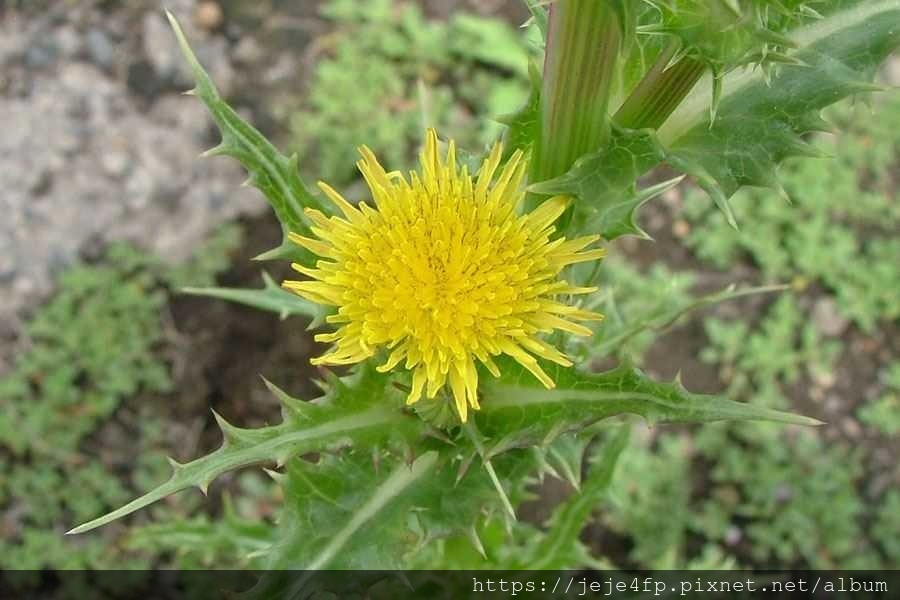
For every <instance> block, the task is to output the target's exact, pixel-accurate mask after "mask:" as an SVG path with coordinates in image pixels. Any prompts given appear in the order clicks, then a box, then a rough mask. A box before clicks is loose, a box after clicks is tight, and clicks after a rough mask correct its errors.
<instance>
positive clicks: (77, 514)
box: [0, 0, 900, 569]
mask: <svg viewBox="0 0 900 600" xmlns="http://www.w3.org/2000/svg"><path fill="white" fill-rule="evenodd" d="M165 6H166V7H167V8H169V9H170V10H172V12H174V13H175V14H176V16H178V17H179V19H180V20H181V22H182V24H183V25H184V27H185V29H186V32H187V35H188V38H189V39H190V40H191V42H192V44H193V45H194V48H195V50H196V52H197V54H198V56H199V58H200V60H201V62H203V64H204V65H205V66H206V68H207V69H208V70H209V72H210V74H211V76H212V78H213V79H214V81H215V82H216V84H217V85H218V86H219V88H220V90H221V91H222V93H223V94H224V95H225V96H226V97H227V98H228V99H229V100H230V101H231V102H232V104H233V105H234V106H235V107H236V108H237V109H238V110H239V111H240V112H241V113H242V114H243V115H245V116H246V117H248V118H249V119H250V120H251V121H252V122H253V123H254V124H255V125H256V126H257V127H258V128H259V129H261V130H262V131H263V132H264V133H265V134H267V135H268V136H270V137H271V139H272V140H273V141H274V142H275V143H276V144H277V145H278V146H279V147H281V148H282V149H285V150H294V151H297V152H298V153H299V154H300V164H301V170H302V171H303V173H304V174H305V175H306V176H307V177H308V178H309V179H310V180H315V179H317V178H321V179H325V180H327V181H329V182H330V183H331V184H333V185H334V186H335V187H338V188H339V189H341V190H343V191H345V192H346V194H347V195H348V196H349V197H351V198H360V197H362V195H363V193H364V192H363V190H364V188H363V186H362V185H361V184H360V181H359V179H358V178H357V175H356V173H355V170H354V162H355V160H356V154H355V147H356V146H357V145H358V144H360V143H366V144H368V145H369V146H371V147H372V148H373V149H374V150H375V152H376V153H377V154H378V155H379V156H380V157H382V158H383V162H384V163H386V164H388V165H390V166H391V167H392V168H403V167H406V166H410V165H411V164H412V161H413V158H414V156H415V153H416V152H417V144H418V140H419V139H421V134H422V131H423V129H424V127H425V126H426V125H436V126H437V127H438V128H439V129H440V131H441V133H442V135H445V136H447V137H454V138H456V139H457V140H458V142H460V143H461V144H462V145H463V146H464V147H468V148H470V149H474V150H478V149H480V148H481V147H482V146H483V145H484V144H485V143H487V142H489V141H490V140H492V139H493V138H494V137H496V135H497V134H498V133H499V132H500V131H501V127H500V125H498V124H497V123H496V122H494V121H492V120H490V118H489V117H491V116H497V115H502V114H505V113H509V112H511V111H513V110H515V109H516V108H518V106H519V105H520V104H521V103H522V102H523V101H524V99H525V96H526V94H527V89H528V85H527V64H528V63H527V57H528V56H529V55H531V56H534V55H535V52H536V49H535V43H534V42H535V40H534V39H533V38H530V36H531V35H532V34H530V33H528V32H527V31H525V30H523V29H521V28H519V25H521V24H522V23H523V22H524V21H525V19H526V18H527V11H526V10H525V9H524V8H523V6H522V4H521V3H520V2H519V1H518V0H434V1H429V0H424V1H419V2H412V1H405V2H404V1H400V0H305V1H303V2H288V1H276V0H253V1H250V0H168V1H167V2H166V3H165ZM882 78H883V80H884V81H885V82H886V83H889V84H893V85H897V84H900V61H898V59H897V58H894V59H893V60H892V61H890V62H889V63H888V64H887V65H886V67H885V69H884V71H883V73H882ZM189 87H191V80H190V74H189V72H188V70H187V68H186V66H185V63H184V62H183V60H182V58H181V56H180V53H179V51H178V48H177V47H176V44H175V41H174V38H173V36H172V34H171V32H170V30H169V27H168V25H167V23H166V21H165V16H164V13H163V9H162V4H161V3H158V2H155V1H152V0H71V1H67V0H5V1H4V0H0V124H2V129H3V134H2V135H0V190H2V192H0V568H3V569H37V568H70V569H78V568H130V567H136V568H142V567H148V566H152V565H167V566H177V567H182V568H189V567H203V566H215V567H218V568H228V567H250V566H258V565H260V564H263V563H261V562H260V561H261V560H262V559H264V556H261V555H260V553H259V552H260V551H261V550H263V549H264V548H265V547H266V544H267V541H268V539H269V535H270V534H271V530H272V529H271V525H272V519H273V517H274V515H275V514H276V511H277V507H278V503H279V498H278V490H277V489H276V488H275V486H274V485H271V483H270V482H269V480H268V479H267V478H266V477H265V476H264V475H263V474H262V473H261V472H259V471H247V472H244V473H241V474H238V475H234V474H231V475H228V476H224V477H222V478H221V479H220V480H218V481H217V482H216V483H215V484H214V485H213V486H212V488H211V489H210V495H209V498H208V499H204V498H203V497H202V496H201V495H200V494H199V493H197V492H195V491H189V492H184V493H182V494H179V495H177V496H175V497H174V498H169V499H167V500H165V501H163V502H161V503H159V504H157V505H155V506H154V507H152V508H150V509H149V510H145V511H142V512H140V513H138V514H137V515H134V516H133V517H131V518H129V519H126V520H125V521H124V522H118V523H114V524H112V525H109V526H107V527H105V528H103V529H101V530H100V531H98V532H93V533H91V534H88V535H85V536H81V537H77V538H65V537H63V533H64V532H65V531H66V530H68V529H69V528H71V527H72V526H73V525H75V524H77V523H81V522H84V521H85V520H87V519H90V518H92V517H95V516H97V515H98V514H100V513H102V512H105V511H107V510H109V509H110V508H113V507H115V506H117V505H120V504H122V503H123V502H125V501H127V500H129V499H130V498H131V497H133V496H134V495H136V494H137V493H138V492H141V491H144V490H146V489H148V488H149V487H150V486H151V485H154V484H156V483H158V482H160V481H162V480H164V479H165V478H167V476H168V472H169V467H168V465H167V462H166V459H165V457H166V456H171V457H173V458H175V459H176V460H178V461H186V460H189V459H191V458H194V457H197V456H199V455H200V454H201V453H203V452H206V451H210V450H212V449H214V448H215V447H217V446H218V444H219V443H220V434H219V432H218V429H217V427H216V425H215V422H214V420H213V418H212V415H211V412H210V408H213V409H215V410H216V411H217V412H219V413H220V414H222V415H223V416H224V417H226V418H227V419H228V420H229V421H230V422H233V423H236V424H240V425H242V426H252V425H262V424H265V423H269V422H274V421H277V420H278V406H277V402H276V401H275V400H274V399H273V398H272V397H271V396H270V395H269V394H268V392H267V391H266V390H265V387H264V386H263V384H262V382H261V380H260V378H259V375H263V376H265V377H266V378H267V379H269V380H271V381H273V382H275V383H277V384H278V385H280V386H282V387H283V388H285V389H286V390H287V391H288V392H290V393H291V394H292V395H295V396H300V397H311V396H312V395H313V394H314V393H315V388H314V386H313V385H312V384H311V382H310V378H309V375H310V367H309V366H308V358H309V356H311V355H312V354H313V353H315V352H317V351H318V350H317V349H316V348H314V344H313V342H312V341H311V338H310V337H309V335H308V334H307V333H306V332H305V331H304V329H305V323H304V322H302V321H298V320H288V321H285V322H280V321H279V320H278V319H277V317H276V316H274V315H271V314H268V313H261V312H257V311H255V310H253V309H249V308H243V307H240V306H236V305H229V304H225V303H224V302H220V301H215V300H208V299H202V298H196V297H188V296H185V295H183V294H180V293H178V290H179V289H180V288H181V287H183V286H185V285H194V286H197V285H212V284H219V285H228V286H243V287H256V286H259V285H261V281H262V280H261V268H265V269H266V270H267V271H268V272H269V273H270V274H271V275H272V276H273V277H274V278H276V280H277V279H278V278H279V277H281V276H282V275H284V265H280V264H270V263H265V264H261V263H252V262H251V261H250V260H249V259H250V258H251V257H253V256H255V255H257V254H259V253H260V252H262V251H264V250H267V249H269V248H271V247H273V246H274V245H276V244H277V243H278V241H279V240H280V230H279V227H278V225H277V223H276V222H275V220H274V218H273V217H272V216H271V215H269V213H268V209H267V207H266V205H265V203H264V201H263V200H262V198H261V197H260V195H259V194H258V192H256V191H255V190H252V189H248V188H242V187H240V183H241V182H242V180H243V178H244V174H243V173H242V170H241V168H240V167H239V166H238V165H237V164H236V163H233V162H232V161H230V160H229V159H222V158H213V159H200V158H199V155H200V154H201V152H203V151H204V150H206V149H207V148H209V147H211V146H213V145H214V144H215V143H216V142H217V135H216V133H215V130H214V128H213V127H212V125H211V122H210V120H209V119H208V118H207V116H206V113H205V109H204V108H203V106H202V105H201V104H200V103H199V102H198V101H197V100H196V99H195V98H192V97H188V96H184V95H182V93H181V92H182V91H184V90H186V89H188V88H189ZM826 116H827V118H828V119H829V120H830V121H832V122H833V123H835V124H836V128H837V129H838V130H840V131H841V132H842V133H840V134H839V135H835V136H832V135H821V136H819V137H818V139H817V140H816V143H817V144H818V145H819V146H820V147H822V148H823V149H825V150H826V151H827V152H829V153H830V154H831V155H833V158H831V159H826V160H804V161H802V162H791V163H788V164H786V165H785V167H784V168H783V169H782V176H783V183H784V186H785V188H786V190H787V192H788V194H789V195H790V197H791V199H792V201H793V204H792V205H788V204H787V203H785V202H784V201H783V199H781V198H779V197H778V196H777V195H776V194H773V193H769V192H765V191H744V192H741V193H739V194H738V196H737V197H736V198H735V199H734V202H733V205H734V209H735V212H736V215H737V217H738V220H739V223H740V224H741V231H740V232H735V231H733V230H731V229H730V228H729V227H728V225H727V224H726V223H725V222H724V220H723V219H722V217H721V214H720V213H719V211H718V210H717V209H716V208H715V207H714V206H713V205H712V203H711V202H710V201H709V199H708V198H706V197H705V196H704V195H703V194H702V193H701V192H699V191H697V190H696V189H695V188H694V187H692V186H691V185H690V184H686V185H684V186H683V187H681V188H678V189H675V190H673V191H672V192H670V193H668V194H667V195H666V196H665V197H664V198H662V199H661V200H659V201H656V202H655V203H654V204H652V205H651V206H649V207H648V208H647V209H646V210H645V211H644V213H643V217H642V218H643V225H644V227H645V229H646V230H647V231H648V232H649V233H650V234H651V235H652V236H653V237H654V238H655V240H656V241H655V242H645V241H640V240H636V239H626V240H622V241H618V242H616V243H615V244H614V245H613V246H612V248H611V249H610V255H611V257H610V259H609V260H608V261H607V262H606V281H607V284H606V286H607V290H608V291H609V294H611V298H612V299H614V306H615V313H614V314H612V315H610V316H611V318H623V319H628V318H634V317H639V316H644V315H655V314H659V315H664V314H665V313H666V312H667V311H668V310H669V309H670V308H671V307H672V306H677V305H681V304H685V303H689V302H690V298H691V297H692V296H695V295H702V294H704V293H709V292H714V291H717V290H720V289H722V288H724V287H726V286H727V285H728V284H731V283H737V284H741V285H762V284H774V283H784V284H788V285H789V286H790V289H789V290H788V291H786V292H782V293H779V294H769V295H757V296H751V297H746V298H743V299H739V300H735V301H731V302H728V303H725V304H720V305H716V306H711V307H706V308H702V309H700V310H697V311H694V312H692V313H691V314H690V315H689V316H688V317H685V318H682V319H680V320H679V321H677V322H676V323H675V324H674V325H673V326H671V327H668V328H666V329H665V330H664V331H661V332H660V333H659V335H654V334H646V335H642V336H639V337H637V338H635V339H633V340H631V341H630V342H629V344H628V345H627V347H626V348H625V351H624V353H625V354H627V357H628V358H630V359H631V360H633V361H635V362H636V363H638V364H639V365H641V366H643V367H644V368H646V369H647V370H648V371H650V372H651V373H653V374H654V375H656V376H658V377H666V378H671V377H673V376H674V375H675V373H677V372H679V371H680V372H681V374H682V379H683V381H684V383H685V384H686V386H687V387H688V388H689V389H691V390H692V391H699V392H716V393H722V394H726V395H728V396H729V397H732V398H734V399H738V400H743V401H747V402H752V403H755V404H759V405H765V406H771V407H773V408H779V409H789V410H794V411H797V412H801V413H804V414H807V415H810V416H814V417H816V418H819V419H821V420H823V421H826V422H827V424H826V425H825V426H823V427H821V428H818V429H803V428H792V427H783V426H774V425H752V424H749V425H748V424H739V425H732V424H717V425H708V426H704V427H657V428H654V429H648V428H646V427H644V426H637V427H636V432H635V433H636V435H633V436H632V442H631V444H632V447H631V448H630V449H629V451H627V452H626V454H625V455H624V458H623V462H622V464H621V465H620V467H619V469H618V471H617V477H616V480H615V483H614V486H613V491H612V493H611V494H610V495H609V498H608V499H607V501H606V502H604V503H602V504H601V505H598V506H597V507H596V510H595V512H594V517H593V519H592V522H591V523H588V524H587V525H586V527H585V531H584V534H583V535H584V539H585V540H586V541H587V542H588V543H589V544H590V545H591V547H592V548H593V550H594V552H595V554H596V555H597V556H599V557H602V558H605V559H607V560H610V561H613V562H614V563H616V564H618V565H620V566H624V567H637V566H640V567H651V568H682V567H707V568H717V567H766V566H769V567H774V566H778V567H786V566H791V567H812V568H828V567H843V568H898V567H900V485H898V484H900V467H898V460H897V457H898V450H900V441H898V433H900V335H898V321H900V293H898V292H900V237H898V235H897V232H898V231H900V203H898V201H897V200H898V197H897V196H898V184H900V155H898V148H900V94H897V93H894V92H891V93H886V94H881V95H879V96H877V97H876V98H874V99H873V100H872V101H871V102H869V103H868V104H863V103H858V102H857V103H852V102H848V103H843V104H841V105H838V106H835V107H833V108H832V109H829V111H828V112H827V115H826ZM664 324H665V323H662V322H661V323H660V325H664ZM619 358H622V357H619ZM540 492H541V495H542V497H543V499H544V500H543V501H544V502H545V503H550V502H553V501H554V499H559V498H561V497H565V495H566V494H568V493H570V492H571V490H570V489H568V488H567V486H566V484H564V483H562V482H561V481H549V482H548V483H547V484H546V485H545V487H544V488H543V489H542V490H540ZM528 513H529V518H532V519H534V520H536V521H537V522H539V521H540V519H541V514H546V511H544V510H542V508H541V506H536V507H531V508H530V509H529V511H528Z"/></svg>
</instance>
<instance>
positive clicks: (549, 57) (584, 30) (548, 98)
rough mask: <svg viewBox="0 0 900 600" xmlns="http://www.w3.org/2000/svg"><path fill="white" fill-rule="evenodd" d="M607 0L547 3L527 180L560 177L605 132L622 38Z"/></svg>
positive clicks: (594, 146) (597, 144) (592, 148)
mask: <svg viewBox="0 0 900 600" xmlns="http://www.w3.org/2000/svg"><path fill="white" fill-rule="evenodd" d="M612 4H613V3H612V2H610V1H608V0H557V1H556V2H554V3H553V4H552V5H551V7H550V22H549V31H548V34H547V54H546V58H545V62H544V79H543V84H542V88H541V131H540V137H539V139H538V143H537V144H536V147H535V155H534V156H533V157H532V162H531V172H530V173H529V181H530V182H531V183H537V182H539V181H545V180H547V179H552V178H554V177H558V176H559V175H562V174H563V173H565V172H566V171H568V170H569V169H570V168H571V167H572V165H573V164H574V163H575V161H576V160H578V159H579V158H580V157H581V156H583V155H584V154H587V153H589V152H594V151H596V150H597V149H598V148H599V147H600V145H601V144H602V143H603V142H604V140H605V139H606V138H607V136H608V133H609V115H608V112H607V109H608V104H609V95H610V90H611V84H612V80H613V70H614V68H615V64H616V60H617V59H618V55H619V47H620V45H621V41H622V33H621V23H620V21H619V13H618V12H617V11H616V9H615V8H614V7H613V6H612Z"/></svg>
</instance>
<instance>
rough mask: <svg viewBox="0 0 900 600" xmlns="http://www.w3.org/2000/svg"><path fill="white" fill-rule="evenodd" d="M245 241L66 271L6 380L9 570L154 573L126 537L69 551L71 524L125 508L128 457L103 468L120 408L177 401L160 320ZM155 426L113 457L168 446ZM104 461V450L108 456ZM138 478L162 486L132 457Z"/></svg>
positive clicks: (3, 426)
mask: <svg viewBox="0 0 900 600" xmlns="http://www.w3.org/2000/svg"><path fill="white" fill-rule="evenodd" d="M238 240H239V237H238V236H237V233H236V230H235V229H234V228H226V229H223V230H222V231H221V232H220V233H219V234H217V235H216V236H214V237H213V238H212V240H211V242H210V245H209V246H208V247H206V248H204V249H202V250H200V251H198V252H197V254H196V255H195V257H194V258H193V259H191V260H189V261H187V262H185V263H184V264H182V265H180V266H178V267H176V268H174V269H167V268H165V267H164V266H163V265H162V263H161V262H159V261H158V259H156V258H154V257H153V256H152V255H150V254H148V253H146V252H144V251H141V250H138V249H136V248H133V247H131V246H127V245H123V244H115V245H113V246H111V247H110V248H109V249H108V251H107V252H106V254H105V256H104V258H103V260H102V261H101V262H100V263H98V264H95V265H82V266H76V267H73V268H71V269H69V270H68V271H66V272H64V273H63V275H62V276H61V278H60V280H59V282H58V290H57V291H56V293H55V294H54V297H53V299H52V300H51V301H50V303H49V304H47V305H46V306H44V307H42V308H40V309H39V310H38V311H37V312H36V313H35V315H34V317H33V318H32V319H31V320H30V321H29V323H28V325H27V327H26V329H25V335H26V337H27V340H28V344H27V346H26V350H25V351H24V352H23V353H22V354H20V355H19V357H18V359H17V361H16V363H15V366H14V369H13V371H12V372H11V373H9V374H8V375H5V376H4V377H3V378H2V379H0V397H2V398H3V410H2V411H0V440H2V442H0V451H2V452H3V456H9V457H10V458H11V460H8V461H6V460H4V461H0V506H2V507H3V512H4V515H6V516H7V517H8V519H7V520H6V521H5V527H4V530H3V535H2V536H0V566H2V567H3V568H4V569H42V568H51V567H52V568H56V569H86V568H103V567H110V568H111V567H113V566H114V567H116V568H124V567H127V566H142V565H143V566H146V565H148V564H149V563H147V562H146V561H147V559H146V557H141V556H140V555H138V554H129V553H124V554H123V552H122V549H123V540H122V538H121V531H118V532H117V531H110V532H109V533H110V535H108V536H105V537H104V538H96V539H84V540H74V539H70V540H67V541H66V543H64V544H61V543H60V541H59V535H60V534H61V533H62V531H63V529H64V527H63V523H65V522H69V521H71V520H72V519H76V520H77V519H81V518H87V517H88V516H89V515H91V514H95V513H96V512H97V511H102V510H108V509H109V508H110V507H111V506H113V505H117V504H120V503H121V502H123V501H124V500H125V499H126V498H127V497H128V495H129V494H130V493H131V491H130V489H131V487H132V485H131V483H130V482H129V481H127V480H123V479H122V478H121V477H120V476H119V474H118V473H117V471H118V464H119V461H123V460H126V461H127V460H129V457H128V456H127V455H126V456H118V457H109V456H105V457H103V461H102V462H97V461H96V460H95V457H96V455H97V450H96V446H97V445H98V444H102V443H103V442H101V441H100V440H103V439H104V438H103V428H104V426H105V425H107V424H108V423H109V421H110V420H111V419H112V418H113V415H114V414H115V413H116V411H118V410H119V409H120V408H121V407H122V405H123V404H124V403H125V402H126V401H128V400H131V399H135V398H137V397H138V396H139V395H141V394H143V395H145V396H148V395H149V396H152V395H154V394H162V393H165V392H168V391H170V389H171V383H172V382H171V379H170V376H169V369H168V365H167V364H166V363H165V361H164V360H163V359H162V358H161V353H160V350H161V346H162V345H163V339H162V332H163V327H162V310H163V307H164V305H165V303H166V302H167V300H168V297H169V294H170V291H171V289H172V287H171V286H172V285H173V282H174V281H177V280H178V278H179V277H180V276H181V274H182V273H189V274H190V276H191V277H192V278H196V277H200V278H201V279H205V280H207V281H208V280H209V279H210V278H211V277H212V275H213V274H214V273H215V272H216V271H217V270H220V269H221V268H222V267H223V266H224V265H225V264H227V263H223V257H225V256H227V253H228V250H229V249H231V248H233V247H234V245H235V244H236V242H237V241H238ZM159 421H160V418H159V416H158V415H156V416H154V415H153V414H150V413H146V412H142V417H141V419H140V420H139V427H140V429H141V431H140V433H139V439H140V444H139V445H138V447H135V446H134V444H133V442H131V441H129V442H128V443H127V444H125V445H124V446H121V445H120V447H118V448H108V449H106V450H105V451H106V452H112V453H124V452H136V451H139V450H140V449H141V448H143V449H144V450H147V451H150V450H153V449H155V448H156V447H157V446H158V445H159V444H160V442H161V439H162V436H161V435H159V432H158V431H156V433H154V431H155V430H154V426H155V425H157V424H158V423H159ZM101 455H102V451H101ZM134 458H135V461H136V464H137V465H138V467H137V472H136V473H134V474H133V476H134V477H135V479H139V480H141V479H143V480H146V479H155V478H157V477H159V475H160V473H161V472H163V471H161V469H165V461H162V460H160V457H158V456H154V455H153V454H150V453H148V454H145V455H143V456H140V455H139V456H136V457H134Z"/></svg>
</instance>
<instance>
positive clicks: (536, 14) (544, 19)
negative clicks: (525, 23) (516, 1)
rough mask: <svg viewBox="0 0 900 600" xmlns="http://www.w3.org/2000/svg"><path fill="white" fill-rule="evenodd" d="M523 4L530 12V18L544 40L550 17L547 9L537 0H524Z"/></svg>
mask: <svg viewBox="0 0 900 600" xmlns="http://www.w3.org/2000/svg"><path fill="white" fill-rule="evenodd" d="M525 6H527V7H528V12H530V13H531V20H532V21H533V22H534V24H535V25H537V27H538V30H540V32H541V37H542V38H543V39H544V40H545V41H546V39H547V31H548V30H549V29H550V17H549V16H548V15H547V9H546V8H544V7H543V6H542V5H541V4H540V2H539V0H525Z"/></svg>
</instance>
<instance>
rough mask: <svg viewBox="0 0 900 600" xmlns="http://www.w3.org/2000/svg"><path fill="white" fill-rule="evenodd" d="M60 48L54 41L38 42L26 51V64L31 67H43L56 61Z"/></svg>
mask: <svg viewBox="0 0 900 600" xmlns="http://www.w3.org/2000/svg"><path fill="white" fill-rule="evenodd" d="M57 55H58V49H57V48H56V45H55V44H53V43H52V42H49V41H48V42H38V43H35V44H33V45H31V46H29V47H28V50H26V51H25V66H27V67H28V68H30V69H43V68H45V67H49V66H50V65H52V64H53V63H54V62H56V57H57Z"/></svg>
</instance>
